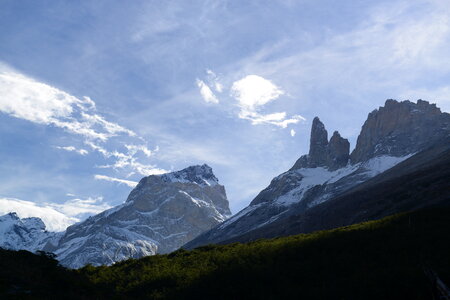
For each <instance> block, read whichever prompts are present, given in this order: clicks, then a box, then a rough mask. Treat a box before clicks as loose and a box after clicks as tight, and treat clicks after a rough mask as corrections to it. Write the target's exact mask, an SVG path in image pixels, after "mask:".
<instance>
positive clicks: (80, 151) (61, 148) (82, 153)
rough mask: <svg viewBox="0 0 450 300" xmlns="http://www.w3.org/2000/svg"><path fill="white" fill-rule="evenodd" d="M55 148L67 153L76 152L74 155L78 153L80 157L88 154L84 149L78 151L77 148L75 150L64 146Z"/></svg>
mask: <svg viewBox="0 0 450 300" xmlns="http://www.w3.org/2000/svg"><path fill="white" fill-rule="evenodd" d="M55 148H56V149H60V150H65V151H69V152H76V153H78V154H80V155H86V154H88V153H89V152H88V151H87V150H85V149H78V148H75V147H74V146H64V147H63V146H56V147H55Z"/></svg>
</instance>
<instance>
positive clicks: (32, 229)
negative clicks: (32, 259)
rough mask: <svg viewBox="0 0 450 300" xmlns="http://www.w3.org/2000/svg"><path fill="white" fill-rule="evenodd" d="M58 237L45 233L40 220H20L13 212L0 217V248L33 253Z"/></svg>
mask: <svg viewBox="0 0 450 300" xmlns="http://www.w3.org/2000/svg"><path fill="white" fill-rule="evenodd" d="M59 235H60V233H55V232H48V231H46V230H45V224H44V222H42V220H41V219H40V218H23V219H21V218H19V216H17V214H16V213H15V212H11V213H8V214H6V215H4V216H1V217H0V248H4V249H11V250H28V251H31V252H35V251H37V250H41V249H42V248H43V247H44V245H45V244H47V243H54V242H55V241H54V239H56V238H57V237H58V236H59Z"/></svg>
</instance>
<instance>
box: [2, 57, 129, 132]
mask: <svg viewBox="0 0 450 300" xmlns="http://www.w3.org/2000/svg"><path fill="white" fill-rule="evenodd" d="M0 111H1V112H3V113H6V114H9V115H11V116H13V117H16V118H20V119H24V120H27V121H30V122H33V123H37V124H44V125H53V126H56V127H59V128H63V129H65V130H67V131H69V132H71V133H74V134H77V135H81V136H83V137H85V138H87V139H99V140H102V141H106V140H108V139H109V138H110V137H113V136H117V135H119V134H126V135H129V136H135V135H136V134H135V133H134V132H133V131H131V130H129V129H126V128H124V127H122V126H120V125H118V124H116V123H113V122H109V121H107V120H105V118H104V117H102V116H100V115H98V114H96V113H93V111H95V102H94V101H92V100H91V99H90V98H89V97H83V98H82V99H79V98H77V97H74V96H72V95H70V94H68V93H66V92H64V91H62V90H60V89H57V88H55V87H52V86H50V85H48V84H45V83H41V82H38V81H36V80H34V79H32V78H29V77H27V76H25V75H22V74H19V73H17V72H15V71H12V70H10V69H8V68H7V67H5V66H4V65H0Z"/></svg>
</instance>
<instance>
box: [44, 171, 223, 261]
mask: <svg viewBox="0 0 450 300" xmlns="http://www.w3.org/2000/svg"><path fill="white" fill-rule="evenodd" d="M230 215H231V212H230V209H229V203H228V200H227V197H226V193H225V188H224V187H223V186H222V185H220V184H219V182H218V179H217V178H216V177H215V175H214V174H213V172H212V169H211V168H210V167H209V166H208V165H202V166H191V167H188V168H186V169H183V170H181V171H177V172H172V173H167V174H163V175H150V176H148V177H145V178H143V179H141V181H140V182H139V184H138V185H137V186H136V187H135V188H134V189H133V190H132V191H131V193H130V195H129V196H128V199H127V200H126V202H125V203H124V204H122V205H119V206H117V207H114V208H112V209H109V210H106V211H104V212H102V213H100V214H98V215H96V216H93V217H89V218H88V219H87V220H85V221H83V222H81V223H77V224H75V225H72V226H70V227H68V228H67V230H66V232H65V233H64V235H63V236H62V237H61V239H60V240H59V243H58V244H57V245H52V244H48V245H46V247H45V248H44V250H45V251H49V252H54V253H55V254H56V255H57V258H58V260H59V261H60V263H61V264H62V265H64V266H68V267H71V268H79V267H82V266H84V265H86V264H92V265H109V264H112V263H114V262H117V261H121V260H124V259H128V258H139V257H143V256H147V255H154V254H157V253H158V254H160V253H168V252H171V251H174V250H176V249H178V248H179V247H180V246H182V245H183V244H185V243H186V242H188V241H190V240H191V239H193V238H195V237H196V236H198V235H199V234H200V233H202V232H204V231H206V230H208V229H210V228H212V227H214V226H215V225H217V224H219V223H221V222H223V221H224V220H226V219H227V218H228V217H230Z"/></svg>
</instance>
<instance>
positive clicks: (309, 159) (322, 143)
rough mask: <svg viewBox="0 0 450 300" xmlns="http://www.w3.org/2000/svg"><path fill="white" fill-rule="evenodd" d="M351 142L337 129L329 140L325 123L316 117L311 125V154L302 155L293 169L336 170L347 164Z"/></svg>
mask: <svg viewBox="0 0 450 300" xmlns="http://www.w3.org/2000/svg"><path fill="white" fill-rule="evenodd" d="M349 151H350V143H349V142H348V140H347V139H344V138H342V137H341V135H340V134H339V132H337V131H335V132H334V133H333V136H332V137H331V139H330V141H329V142H328V132H327V130H326V129H325V125H324V124H323V123H322V122H321V121H320V119H319V118H318V117H315V118H314V120H313V122H312V127H311V139H310V146H309V154H308V155H303V156H301V157H300V158H299V159H298V160H297V162H296V163H295V165H294V166H293V167H292V169H301V168H316V167H327V168H328V169H330V170H335V169H338V168H340V167H343V166H345V165H346V164H347V162H348V159H349V153H350V152H349Z"/></svg>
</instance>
